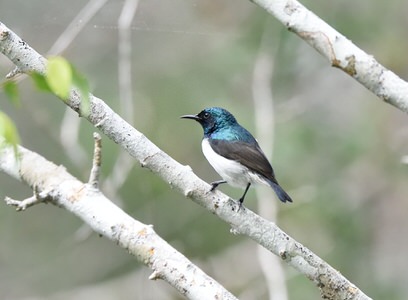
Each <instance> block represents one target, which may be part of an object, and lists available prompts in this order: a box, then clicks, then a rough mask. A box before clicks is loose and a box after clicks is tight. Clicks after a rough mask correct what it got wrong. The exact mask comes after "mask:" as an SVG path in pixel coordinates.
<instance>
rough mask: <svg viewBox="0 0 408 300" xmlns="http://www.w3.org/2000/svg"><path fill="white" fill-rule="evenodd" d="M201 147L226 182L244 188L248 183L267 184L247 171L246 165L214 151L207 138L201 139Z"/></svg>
mask: <svg viewBox="0 0 408 300" xmlns="http://www.w3.org/2000/svg"><path fill="white" fill-rule="evenodd" d="M201 147H202V150H203V154H204V156H205V158H206V159H207V160H208V162H209V163H210V164H211V166H212V167H213V168H214V169H215V171H216V172H217V173H218V174H219V175H220V176H221V177H222V179H224V180H225V181H227V183H228V184H230V185H232V186H235V187H244V188H245V187H246V186H247V185H248V183H263V184H267V183H266V182H265V180H263V179H262V178H261V177H260V176H258V175H256V174H254V173H253V172H251V171H249V170H248V168H247V167H245V166H243V165H241V164H240V163H238V162H236V161H234V160H230V159H226V158H225V157H222V156H221V155H219V154H217V153H215V151H214V150H213V149H212V148H211V145H210V143H209V142H208V140H207V139H203V141H202V143H201Z"/></svg>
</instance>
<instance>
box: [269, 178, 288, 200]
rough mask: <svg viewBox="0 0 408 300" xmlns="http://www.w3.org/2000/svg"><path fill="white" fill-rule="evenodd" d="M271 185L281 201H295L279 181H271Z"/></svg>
mask: <svg viewBox="0 0 408 300" xmlns="http://www.w3.org/2000/svg"><path fill="white" fill-rule="evenodd" d="M269 185H270V186H271V187H272V188H273V190H274V191H275V193H276V196H278V198H279V200H280V201H282V202H293V201H292V199H291V198H290V197H289V195H288V194H287V193H286V192H285V191H284V190H283V188H281V186H280V185H279V184H278V183H275V182H273V181H269Z"/></svg>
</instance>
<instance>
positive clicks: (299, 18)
mask: <svg viewBox="0 0 408 300" xmlns="http://www.w3.org/2000/svg"><path fill="white" fill-rule="evenodd" d="M250 1H252V2H254V3H256V4H257V5H259V6H260V7H262V8H263V9H265V10H266V11H267V12H268V13H270V14H271V15H273V16H274V17H275V18H277V19H278V20H279V21H280V22H281V23H282V24H283V25H284V26H285V27H286V28H287V29H289V31H291V32H294V33H296V34H297V35H298V36H299V37H300V38H302V39H303V40H305V41H306V42H307V43H308V44H309V45H310V46H312V47H313V48H315V49H316V50H317V51H318V52H319V53H320V54H321V55H323V56H324V57H325V58H327V59H328V61H329V62H330V63H331V65H332V66H333V67H336V68H339V69H341V70H343V71H344V72H346V73H347V74H348V75H350V76H351V77H353V78H354V79H356V80H357V81H358V82H360V83H361V84H362V85H363V86H365V87H366V88H367V89H369V90H370V91H371V92H373V93H374V94H375V95H377V96H378V97H379V98H381V99H382V100H384V101H385V102H387V103H389V104H391V105H394V106H395V107H397V108H399V109H400V110H402V111H404V112H406V113H407V112H408V83H407V82H406V81H404V80H402V79H401V78H400V77H398V76H397V75H396V74H394V73H393V72H391V71H390V70H388V69H386V68H385V67H384V66H382V65H381V64H380V63H378V62H377V61H376V60H375V58H374V57H373V56H372V55H368V54H367V53H365V52H364V51H363V50H361V49H360V48H358V47H357V46H356V45H354V44H353V43H352V42H351V41H350V40H349V39H347V38H346V37H345V36H344V35H342V34H341V33H339V32H338V31H336V30H335V29H334V28H333V27H331V26H330V25H328V24H327V23H325V22H324V21H323V20H322V19H320V18H319V17H318V16H316V15H315V14H314V13H313V12H311V11H310V10H308V9H307V8H306V7H304V6H303V5H302V4H300V3H299V2H298V1H296V0H283V1H275V0H250Z"/></svg>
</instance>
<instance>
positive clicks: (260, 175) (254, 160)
mask: <svg viewBox="0 0 408 300" xmlns="http://www.w3.org/2000/svg"><path fill="white" fill-rule="evenodd" d="M181 118H183V119H192V120H196V121H197V122H198V123H200V124H201V126H202V127H203V130H204V137H203V140H202V143H201V147H202V150H203V153H204V156H205V157H206V158H207V160H208V162H209V163H210V164H211V166H212V167H213V168H214V169H215V171H217V173H218V174H219V175H220V176H221V177H222V180H217V181H214V182H212V183H211V190H210V191H214V190H215V189H216V188H217V187H218V186H219V185H220V184H223V183H228V184H230V185H232V186H234V187H243V188H245V191H244V194H243V195H242V197H241V198H240V199H239V200H238V201H239V207H238V210H239V209H240V208H241V206H242V203H243V202H244V199H245V195H246V193H247V192H248V189H249V187H250V186H251V184H253V183H263V184H266V185H269V186H271V187H272V189H273V190H274V191H275V193H276V195H277V196H278V198H279V200H280V201H282V202H292V199H291V198H290V197H289V195H288V194H287V193H286V192H285V191H284V190H283V189H282V188H281V187H280V185H279V184H278V181H277V180H276V178H275V174H274V172H273V169H272V166H271V164H270V163H269V161H268V159H267V158H266V156H265V154H264V153H263V151H262V150H261V148H260V147H259V145H258V142H257V141H256V139H255V138H254V137H253V136H252V134H251V133H250V132H249V131H248V130H246V129H245V128H244V127H242V126H241V125H239V124H238V122H237V120H236V119H235V117H234V116H233V115H232V114H231V113H230V112H228V111H227V110H226V109H224V108H221V107H210V108H206V109H204V110H202V111H201V112H200V113H199V114H197V115H184V116H181Z"/></svg>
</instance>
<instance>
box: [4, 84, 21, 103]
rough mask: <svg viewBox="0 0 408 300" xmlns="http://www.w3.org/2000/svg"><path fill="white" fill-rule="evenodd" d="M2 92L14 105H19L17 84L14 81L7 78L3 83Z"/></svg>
mask: <svg viewBox="0 0 408 300" xmlns="http://www.w3.org/2000/svg"><path fill="white" fill-rule="evenodd" d="M3 89H4V93H5V94H6V95H7V97H8V98H9V99H10V102H11V103H13V104H14V105H15V106H19V105H20V96H19V93H18V86H17V83H16V82H15V81H12V80H9V81H6V82H5V83H4V85H3Z"/></svg>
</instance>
